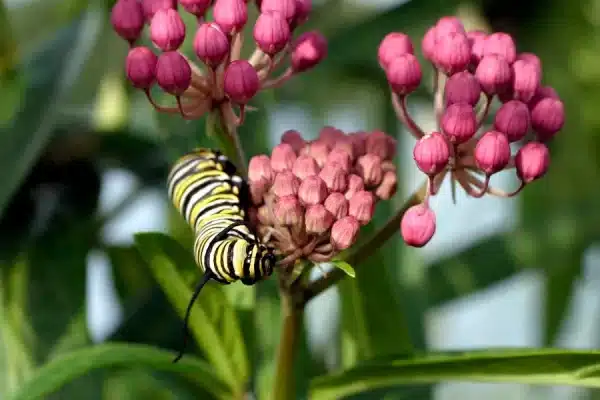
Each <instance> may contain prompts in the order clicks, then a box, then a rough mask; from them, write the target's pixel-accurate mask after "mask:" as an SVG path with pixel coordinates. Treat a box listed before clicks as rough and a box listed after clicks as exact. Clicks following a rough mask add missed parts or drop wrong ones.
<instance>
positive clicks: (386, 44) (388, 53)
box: [377, 32, 415, 69]
mask: <svg viewBox="0 0 600 400" xmlns="http://www.w3.org/2000/svg"><path fill="white" fill-rule="evenodd" d="M403 54H415V50H414V48H413V44H412V41H411V40H410V37H409V36H408V35H406V34H404V33H401V32H392V33H388V34H387V35H386V36H385V37H384V38H383V40H382V41H381V43H380V44H379V48H378V50H377V59H378V60H379V65H380V66H381V68H383V69H386V68H387V66H388V65H389V63H390V62H391V61H392V60H393V59H394V58H395V57H398V56H401V55H403Z"/></svg>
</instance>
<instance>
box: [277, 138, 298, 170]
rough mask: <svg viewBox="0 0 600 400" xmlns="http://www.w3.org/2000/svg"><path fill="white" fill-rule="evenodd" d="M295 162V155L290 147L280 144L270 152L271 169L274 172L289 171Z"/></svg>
mask: <svg viewBox="0 0 600 400" xmlns="http://www.w3.org/2000/svg"><path fill="white" fill-rule="evenodd" d="M294 161H296V153H295V152H294V149H293V148H292V146H291V145H289V144H287V143H280V144H278V145H277V146H275V147H274V148H273V151H272V152H271V167H273V171H275V172H283V171H286V170H287V171H291V170H292V167H293V166H294Z"/></svg>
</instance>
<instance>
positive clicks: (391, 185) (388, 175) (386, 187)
mask: <svg viewBox="0 0 600 400" xmlns="http://www.w3.org/2000/svg"><path fill="white" fill-rule="evenodd" d="M397 185H398V177H397V175H396V172H395V171H386V172H385V173H384V174H383V179H382V180H381V184H380V185H379V187H378V188H377V189H376V190H375V196H377V197H379V198H380V199H382V200H389V199H390V198H391V197H392V196H393V195H394V194H396V189H397Z"/></svg>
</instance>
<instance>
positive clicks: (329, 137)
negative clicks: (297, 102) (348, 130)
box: [319, 126, 344, 149]
mask: <svg viewBox="0 0 600 400" xmlns="http://www.w3.org/2000/svg"><path fill="white" fill-rule="evenodd" d="M343 137H344V132H342V131H341V130H339V129H337V128H334V127H333V126H324V127H323V128H321V130H320V131H319V141H320V142H323V143H326V144H327V146H329V148H330V149H331V148H333V145H334V144H335V143H336V142H337V141H338V140H340V139H341V138H343Z"/></svg>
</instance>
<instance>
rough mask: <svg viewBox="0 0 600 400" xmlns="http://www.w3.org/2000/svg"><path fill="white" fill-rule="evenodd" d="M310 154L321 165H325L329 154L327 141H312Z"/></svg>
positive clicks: (309, 148) (309, 149)
mask: <svg viewBox="0 0 600 400" xmlns="http://www.w3.org/2000/svg"><path fill="white" fill-rule="evenodd" d="M307 151H308V154H309V155H310V156H312V158H314V159H315V161H316V162H317V165H318V166H319V167H321V168H322V167H323V166H324V165H325V162H326V161H327V156H328V155H329V146H328V145H327V143H325V142H322V141H320V140H317V141H315V142H311V144H310V146H309V147H308V150H307Z"/></svg>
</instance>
